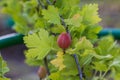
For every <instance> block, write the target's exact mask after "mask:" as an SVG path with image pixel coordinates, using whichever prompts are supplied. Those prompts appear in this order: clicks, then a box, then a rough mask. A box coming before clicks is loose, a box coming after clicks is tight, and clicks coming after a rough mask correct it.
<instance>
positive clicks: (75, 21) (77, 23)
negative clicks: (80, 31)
mask: <svg viewBox="0 0 120 80" xmlns="http://www.w3.org/2000/svg"><path fill="white" fill-rule="evenodd" d="M65 22H66V24H68V25H72V26H75V27H80V24H81V22H82V17H81V16H80V14H75V15H74V16H73V17H72V18H70V19H66V20H65Z"/></svg>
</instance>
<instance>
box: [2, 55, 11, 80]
mask: <svg viewBox="0 0 120 80" xmlns="http://www.w3.org/2000/svg"><path fill="white" fill-rule="evenodd" d="M8 71H9V68H8V67H7V63H6V62H5V61H4V60H3V58H2V56H1V55H0V78H4V74H5V73H7V72H8ZM6 79H7V78H6Z"/></svg>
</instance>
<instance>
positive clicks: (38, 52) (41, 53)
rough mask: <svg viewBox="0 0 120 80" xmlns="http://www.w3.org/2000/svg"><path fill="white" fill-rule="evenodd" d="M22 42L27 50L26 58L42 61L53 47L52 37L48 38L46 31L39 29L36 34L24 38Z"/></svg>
mask: <svg viewBox="0 0 120 80" xmlns="http://www.w3.org/2000/svg"><path fill="white" fill-rule="evenodd" d="M24 42H25V44H26V46H27V47H28V48H29V49H28V51H27V53H26V56H27V57H28V58H33V59H34V58H36V59H40V60H43V59H44V57H45V56H46V55H47V54H48V53H49V52H50V50H51V49H52V47H53V42H54V37H53V36H49V34H48V32H47V31H46V30H44V29H40V31H39V32H38V34H36V33H33V34H32V35H30V34H29V35H28V36H25V37H24Z"/></svg>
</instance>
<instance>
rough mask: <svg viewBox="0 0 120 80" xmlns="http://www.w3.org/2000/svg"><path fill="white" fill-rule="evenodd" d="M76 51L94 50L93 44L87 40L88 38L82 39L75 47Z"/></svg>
mask: <svg viewBox="0 0 120 80" xmlns="http://www.w3.org/2000/svg"><path fill="white" fill-rule="evenodd" d="M75 47H76V48H75V50H82V49H93V45H92V43H91V42H90V41H89V40H88V39H86V37H82V38H80V40H79V42H77V43H76V45H75Z"/></svg>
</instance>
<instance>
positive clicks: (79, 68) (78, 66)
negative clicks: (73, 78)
mask: <svg viewBox="0 0 120 80" xmlns="http://www.w3.org/2000/svg"><path fill="white" fill-rule="evenodd" d="M73 57H74V59H75V62H76V64H77V68H78V72H79V78H80V80H82V70H81V67H80V64H79V60H78V57H77V55H76V54H73Z"/></svg>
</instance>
